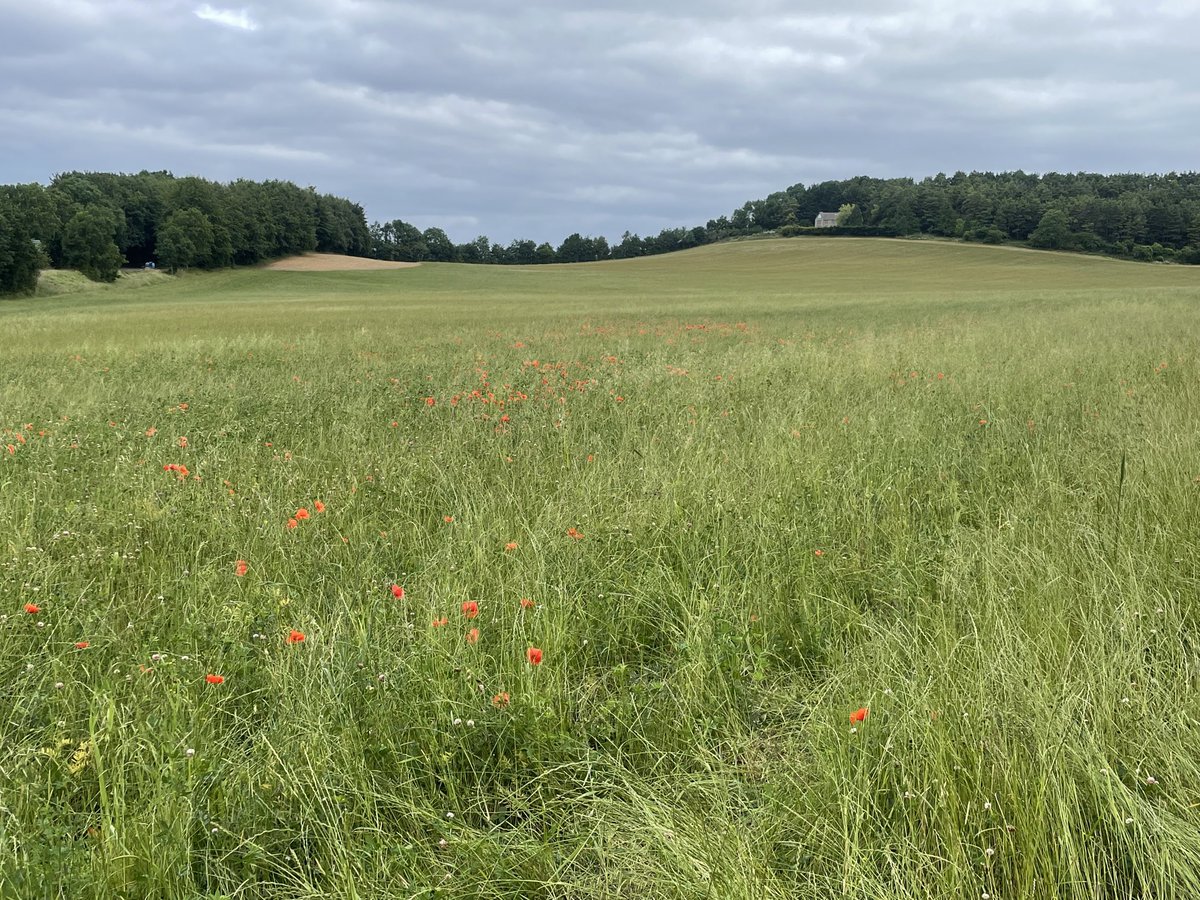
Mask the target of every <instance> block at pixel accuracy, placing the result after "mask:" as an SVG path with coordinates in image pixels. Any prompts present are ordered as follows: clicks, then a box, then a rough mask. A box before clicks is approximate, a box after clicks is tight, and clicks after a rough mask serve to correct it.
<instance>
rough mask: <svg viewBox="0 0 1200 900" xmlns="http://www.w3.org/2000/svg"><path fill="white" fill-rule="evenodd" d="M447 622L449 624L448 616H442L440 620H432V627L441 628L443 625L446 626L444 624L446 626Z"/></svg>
mask: <svg viewBox="0 0 1200 900" xmlns="http://www.w3.org/2000/svg"><path fill="white" fill-rule="evenodd" d="M449 622H450V618H449V616H442V617H441V618H440V619H434V620H433V627H434V628H441V627H442V626H443V625H446V624H448V623H449Z"/></svg>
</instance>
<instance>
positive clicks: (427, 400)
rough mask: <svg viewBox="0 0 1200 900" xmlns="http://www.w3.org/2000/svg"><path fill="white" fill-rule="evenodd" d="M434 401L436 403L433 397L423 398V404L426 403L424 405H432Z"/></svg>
mask: <svg viewBox="0 0 1200 900" xmlns="http://www.w3.org/2000/svg"><path fill="white" fill-rule="evenodd" d="M435 403H437V400H435V399H434V398H433V397H426V398H425V405H426V406H433V404H435Z"/></svg>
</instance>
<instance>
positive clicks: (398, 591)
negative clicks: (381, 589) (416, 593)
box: [392, 584, 404, 600]
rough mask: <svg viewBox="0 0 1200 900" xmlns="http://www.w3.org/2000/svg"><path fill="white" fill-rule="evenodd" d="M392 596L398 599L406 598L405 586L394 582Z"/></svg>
mask: <svg viewBox="0 0 1200 900" xmlns="http://www.w3.org/2000/svg"><path fill="white" fill-rule="evenodd" d="M392 596H393V597H395V598H396V599H397V600H403V599H404V588H402V587H400V585H398V584H393V585H392Z"/></svg>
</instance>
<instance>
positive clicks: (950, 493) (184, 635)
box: [0, 239, 1200, 900]
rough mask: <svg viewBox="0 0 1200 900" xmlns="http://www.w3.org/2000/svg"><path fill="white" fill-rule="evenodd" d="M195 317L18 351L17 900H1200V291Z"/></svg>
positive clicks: (629, 292) (450, 287)
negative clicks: (436, 899) (1194, 899)
mask: <svg viewBox="0 0 1200 900" xmlns="http://www.w3.org/2000/svg"><path fill="white" fill-rule="evenodd" d="M55 279H57V281H56V280H55ZM145 280H148V283H147V284H146V285H145V286H143V287H140V288H139V289H138V290H136V291H116V290H99V291H89V290H79V291H78V292H76V293H71V294H69V295H67V294H63V295H58V296H47V297H39V298H35V299H30V300H21V301H11V302H2V303H0V334H2V335H3V338H4V339H3V341H2V342H0V535H2V536H3V537H2V540H3V552H2V554H0V598H3V599H2V601H0V605H2V608H0V710H2V711H3V715H0V748H3V754H2V755H0V896H3V897H9V896H11V897H21V898H31V897H69V898H111V897H139V898H140V897H154V898H210V900H216V898H239V900H241V898H325V897H338V898H357V900H366V898H372V900H373V898H393V897H395V898H399V897H427V896H446V897H490V898H524V897H546V898H559V897H561V898H568V897H570V898H577V897H590V898H610V897H633V896H638V897H656V898H657V897H678V898H756V900H757V898H781V900H782V898H795V897H805V898H827V897H831V896H847V897H857V898H863V900H866V898H872V900H877V898H897V900H898V898H911V897H925V898H970V897H976V898H983V900H988V898H996V900H1002V898H1003V900H1010V898H1012V900H1015V898H1040V897H1046V898H1050V897H1055V898H1057V897H1067V898H1079V900H1083V898H1089V900H1090V898H1095V897H1109V898H1135V897H1136V898H1171V897H1186V896H1200V749H1198V748H1200V691H1198V690H1197V687H1198V685H1200V632H1198V616H1200V607H1198V605H1197V595H1198V592H1200V546H1198V544H1200V358H1198V355H1197V354H1198V347H1200V343H1198V341H1197V335H1200V271H1197V270H1192V269H1187V268H1182V267H1178V268H1177V267H1168V266H1152V265H1139V264H1133V263H1122V262H1115V261H1111V260H1103V259H1093V258H1085V257H1080V256H1066V255H1056V254H1049V253H1036V252H1029V251H1017V250H1009V249H993V248H985V247H978V246H969V245H957V244H939V243H924V242H904V241H871V240H851V239H831V240H819V239H807V240H794V241H784V240H780V241H754V242H746V243H743V244H728V245H719V246H714V247H709V248H705V249H703V250H698V251H691V252H686V253H680V254H674V255H669V256H660V257H654V258H649V259H643V260H630V261H623V262H609V263H596V264H585V265H573V266H541V267H530V268H521V267H482V266H479V267H472V266H460V265H445V264H424V265H421V266H419V267H413V268H406V269H402V270H395V271H342V272H320V271H300V272H293V271H269V270H263V269H258V270H241V271H230V272H224V273H218V274H203V275H199V274H189V275H184V276H182V277H179V278H170V277H167V276H163V275H154V276H152V277H151V278H149V279H145ZM50 283H53V284H63V285H69V286H70V287H69V289H71V290H75V289H76V286H74V285H73V282H71V281H70V279H69V278H68V277H66V276H61V275H59V276H52V277H51V279H50Z"/></svg>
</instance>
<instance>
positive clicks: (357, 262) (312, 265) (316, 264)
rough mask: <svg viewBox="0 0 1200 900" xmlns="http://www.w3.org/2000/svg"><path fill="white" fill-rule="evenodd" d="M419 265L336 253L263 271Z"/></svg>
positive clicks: (281, 262) (293, 260)
mask: <svg viewBox="0 0 1200 900" xmlns="http://www.w3.org/2000/svg"><path fill="white" fill-rule="evenodd" d="M419 265H420V263H412V262H389V261H387V260H383V259H363V258H362V257H361V256H339V255H338V254H336V253H305V254H304V255H303V256H289V257H288V258H287V259H277V260H275V262H273V263H267V264H266V265H265V266H263V268H264V269H274V270H275V271H277V272H344V271H356V272H360V271H364V270H367V269H411V268H413V267H414V266H419Z"/></svg>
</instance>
